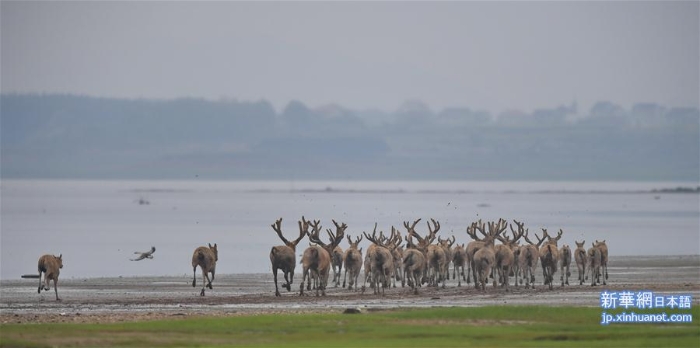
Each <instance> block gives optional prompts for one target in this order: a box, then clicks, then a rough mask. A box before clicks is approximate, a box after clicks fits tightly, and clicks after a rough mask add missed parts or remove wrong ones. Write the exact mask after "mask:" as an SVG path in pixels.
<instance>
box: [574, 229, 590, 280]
mask: <svg viewBox="0 0 700 348" xmlns="http://www.w3.org/2000/svg"><path fill="white" fill-rule="evenodd" d="M574 242H575V243H576V250H574V259H575V260H576V268H578V285H583V282H584V281H586V280H587V279H588V274H586V248H584V245H585V244H586V241H585V240H584V241H583V242H581V243H579V242H577V241H574Z"/></svg>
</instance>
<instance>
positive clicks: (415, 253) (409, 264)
mask: <svg viewBox="0 0 700 348" xmlns="http://www.w3.org/2000/svg"><path fill="white" fill-rule="evenodd" d="M414 226H415V224H414ZM405 238H406V250H404V252H403V271H404V278H405V279H406V282H407V283H408V286H410V287H411V288H412V289H413V293H414V294H416V295H418V288H419V287H420V286H421V284H422V283H423V274H424V273H425V269H426V268H427V262H426V260H425V254H423V252H422V251H420V250H419V249H418V247H417V246H416V245H415V244H413V240H412V239H411V234H410V233H409V234H408V235H406V237H405Z"/></svg>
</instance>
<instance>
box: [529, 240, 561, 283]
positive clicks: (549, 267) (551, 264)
mask: <svg viewBox="0 0 700 348" xmlns="http://www.w3.org/2000/svg"><path fill="white" fill-rule="evenodd" d="M562 233H563V231H562V230H559V234H558V235H557V236H556V237H550V236H549V234H547V229H545V228H543V229H542V235H543V237H542V240H544V239H545V238H547V243H545V245H543V246H541V247H540V264H541V265H542V275H543V276H544V285H549V290H552V289H553V287H554V273H556V272H557V267H558V265H559V249H558V248H557V241H559V239H561V235H562ZM535 236H536V237H537V234H535ZM537 239H539V237H537Z"/></svg>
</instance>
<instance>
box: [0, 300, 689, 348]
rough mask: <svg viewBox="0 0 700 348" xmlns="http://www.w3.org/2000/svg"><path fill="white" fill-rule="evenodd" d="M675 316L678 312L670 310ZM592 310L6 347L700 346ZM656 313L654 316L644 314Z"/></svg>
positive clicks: (256, 320) (96, 333)
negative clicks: (607, 319)
mask: <svg viewBox="0 0 700 348" xmlns="http://www.w3.org/2000/svg"><path fill="white" fill-rule="evenodd" d="M667 312H668V313H671V311H667ZM601 313H602V310H601V309H600V308H595V307H593V308H588V307H543V306H493V307H477V308H427V309H405V310H395V311H383V312H370V313H363V314H359V315H357V314H356V315H348V314H340V313H328V314H282V315H280V314H275V315H272V314H271V315H256V316H232V317H224V318H222V317H200V318H187V319H175V320H158V321H148V322H133V323H120V324H8V325H2V326H0V347H51V346H84V347H96V346H110V347H180V346H187V347H208V346H275V347H278V346H302V347H329V346H330V347H336V346H343V347H345V346H358V347H359V346H361V347H428V346H429V347H437V346H460V347H464V346H508V347H513V346H521V347H547V346H554V347H561V346H566V347H577V346H579V347H595V346H601V347H602V346H605V347H608V346H612V347H641V346H652V347H698V345H700V324H699V323H698V320H697V318H698V317H700V308H697V307H696V308H693V309H692V311H690V312H688V311H687V310H686V311H683V312H681V313H686V314H687V313H691V314H693V319H695V321H694V322H693V323H684V324H611V325H607V326H603V325H600V320H601ZM644 313H649V311H644Z"/></svg>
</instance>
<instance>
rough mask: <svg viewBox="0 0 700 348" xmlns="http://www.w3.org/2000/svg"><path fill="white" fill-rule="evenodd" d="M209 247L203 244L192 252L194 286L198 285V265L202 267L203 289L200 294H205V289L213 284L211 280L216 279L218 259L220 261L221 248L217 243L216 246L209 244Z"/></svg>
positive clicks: (210, 287)
mask: <svg viewBox="0 0 700 348" xmlns="http://www.w3.org/2000/svg"><path fill="white" fill-rule="evenodd" d="M208 245H209V247H208V248H207V247H205V246H201V247H199V248H197V249H194V253H193V254H192V272H193V276H192V287H193V288H194V287H195V286H197V266H199V268H201V269H202V283H203V286H202V291H201V292H200V293H199V296H204V289H206V288H207V287H209V289H213V287H212V286H211V282H213V281H214V274H215V273H216V261H219V250H218V249H217V246H216V243H214V246H212V245H211V244H208ZM209 273H211V279H209Z"/></svg>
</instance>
